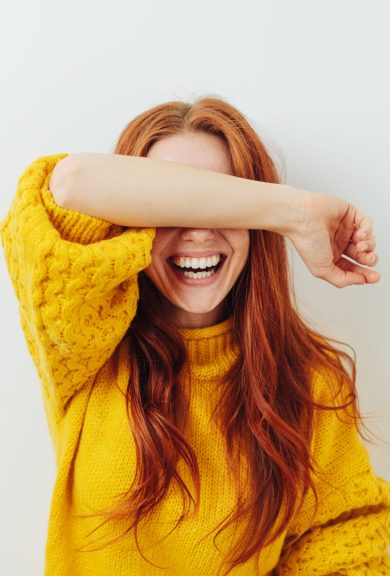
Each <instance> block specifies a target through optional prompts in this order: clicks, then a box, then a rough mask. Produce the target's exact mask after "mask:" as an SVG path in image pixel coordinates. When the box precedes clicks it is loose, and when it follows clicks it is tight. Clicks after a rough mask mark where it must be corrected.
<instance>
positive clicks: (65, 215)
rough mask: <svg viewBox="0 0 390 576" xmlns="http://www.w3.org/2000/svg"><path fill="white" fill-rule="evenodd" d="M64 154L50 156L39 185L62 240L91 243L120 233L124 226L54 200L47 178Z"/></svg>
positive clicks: (46, 208)
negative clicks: (60, 204)
mask: <svg viewBox="0 0 390 576" xmlns="http://www.w3.org/2000/svg"><path fill="white" fill-rule="evenodd" d="M66 156H68V154H57V155H54V156H52V158H51V159H50V160H53V161H52V162H49V163H48V166H47V174H46V177H45V179H44V181H43V184H42V187H41V198H42V203H43V205H44V207H45V210H46V212H47V215H48V217H49V219H50V221H51V223H52V225H53V226H54V227H55V228H56V230H58V232H59V233H60V235H61V237H62V238H63V239H64V240H68V241H69V242H77V243H79V244H92V243H93V242H99V241H100V240H105V239H107V238H112V237H114V236H118V235H119V234H121V233H122V232H123V231H124V230H125V229H126V228H125V227H124V226H120V225H118V224H113V223H112V222H108V221H107V220H103V219H101V218H97V217H96V216H90V215H88V214H83V213H81V212H77V211H76V210H70V209H68V208H62V207H61V206H59V205H58V204H57V203H56V202H55V200H54V197H53V195H52V193H51V191H50V188H49V180H50V176H51V173H52V172H53V170H54V167H55V165H56V164H57V163H58V162H59V161H60V160H62V158H65V157H66Z"/></svg>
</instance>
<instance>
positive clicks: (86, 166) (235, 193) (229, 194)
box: [50, 153, 300, 233]
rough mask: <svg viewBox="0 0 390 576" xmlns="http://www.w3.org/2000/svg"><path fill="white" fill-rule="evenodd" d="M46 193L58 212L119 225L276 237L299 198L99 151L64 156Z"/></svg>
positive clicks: (279, 188) (287, 191)
mask: <svg viewBox="0 0 390 576" xmlns="http://www.w3.org/2000/svg"><path fill="white" fill-rule="evenodd" d="M50 190H51V192H52V194H53V196H54V198H55V200H56V201H57V202H58V203H59V205H61V206H62V207H64V208H70V209H72V210H77V211H79V212H83V213H84V214H88V215H90V216H96V217H99V218H103V219H105V220H108V221H110V222H112V223H114V224H120V225H122V226H139V227H141V226H155V227H167V226H172V227H202V228H203V227H208V228H247V229H264V230H272V231H275V232H280V233H285V232H287V231H288V230H289V229H290V227H291V220H292V215H291V213H290V212H291V209H292V206H294V207H295V206H296V205H297V203H296V202H295V200H296V198H297V196H299V194H300V191H298V190H296V189H294V188H292V187H291V186H288V185H285V184H271V183H268V182H257V181H254V180H248V179H246V178H239V177H237V176H230V175H228V174H223V173H221V172H215V171H212V170H206V169H203V168H196V167H193V166H188V165H186V164H181V163H177V162H170V161H165V160H157V159H155V158H144V157H138V156H125V155H119V154H100V153H81V154H70V155H69V156H67V157H66V158H64V159H63V160H61V162H59V163H58V164H57V166H56V167H55V169H54V171H53V174H52V177H51V180H50ZM293 200H294V202H293ZM295 212H297V208H295ZM295 217H296V218H297V217H298V214H296V216H295Z"/></svg>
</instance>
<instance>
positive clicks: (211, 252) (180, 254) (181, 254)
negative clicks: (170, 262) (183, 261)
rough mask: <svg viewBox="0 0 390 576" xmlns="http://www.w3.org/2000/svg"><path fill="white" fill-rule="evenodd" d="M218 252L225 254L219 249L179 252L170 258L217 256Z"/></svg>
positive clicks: (221, 254)
mask: <svg viewBox="0 0 390 576" xmlns="http://www.w3.org/2000/svg"><path fill="white" fill-rule="evenodd" d="M217 254H218V255H220V256H222V257H224V256H225V254H223V253H222V252H220V251H219V250H208V251H207V252H177V253H175V254H172V255H171V256H169V257H168V258H180V257H181V258H208V257H209V256H215V255H217Z"/></svg>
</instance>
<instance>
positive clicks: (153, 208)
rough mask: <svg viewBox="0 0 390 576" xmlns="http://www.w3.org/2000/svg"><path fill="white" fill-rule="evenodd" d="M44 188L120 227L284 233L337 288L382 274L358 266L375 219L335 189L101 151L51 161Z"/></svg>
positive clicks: (369, 257)
mask: <svg viewBox="0 0 390 576" xmlns="http://www.w3.org/2000/svg"><path fill="white" fill-rule="evenodd" d="M49 187H50V190H51V192H52V194H53V197H54V199H55V200H56V202H57V203H58V204H59V205H60V206H62V207H63V208H68V209H71V210H77V211H79V212H82V213H84V214H88V215H90V216H96V217H98V218H102V219H103V220H107V221H109V222H112V223H114V224H120V225H122V226H128V227H145V226H150V227H170V226H172V227H180V228H182V227H183V228H184V227H194V228H204V227H207V228H246V229H249V230H251V229H252V230H256V229H258V230H269V231H272V232H277V233H279V234H283V235H285V236H287V237H288V238H289V239H290V240H291V241H292V242H293V244H294V246H295V248H296V250H297V251H298V253H299V255H300V256H301V258H302V259H303V261H304V262H305V264H306V265H307V267H308V268H309V270H310V272H311V273H312V274H313V275H314V276H317V277H319V278H323V279H324V280H326V281H328V282H330V283H331V284H334V285H335V286H337V287H338V288H343V287H345V286H348V285H351V284H366V283H370V284H373V283H376V282H378V281H379V280H380V278H381V276H380V274H379V272H376V271H374V270H370V269H368V268H365V267H364V266H360V265H359V264H363V265H366V266H374V265H375V264H376V263H377V261H378V258H377V256H376V254H375V252H374V250H375V246H376V240H375V235H374V232H373V224H372V221H371V220H370V218H368V217H367V216H366V215H365V214H363V213H362V212H361V211H360V210H359V209H357V208H356V207H355V206H354V205H353V204H351V203H349V202H346V201H344V200H342V199H341V198H338V197H336V196H331V195H328V194H321V193H317V192H309V191H306V190H300V189H298V188H294V187H292V186H289V185H286V184H272V183H269V182H258V181H255V180H248V179H246V178H239V177H237V176H231V175H228V174H223V173H221V172H215V171H212V170H205V169H203V168H197V167H193V166H188V165H186V164H181V163H177V162H171V161H165V160H157V159H156V158H144V157H138V156H124V155H119V154H101V153H81V154H70V155H69V156H67V157H66V158H64V159H63V160H61V161H60V162H59V163H58V164H57V166H56V167H55V169H54V171H53V173H52V176H51V179H50V183H49ZM365 232H366V235H364V233H365ZM345 256H348V257H349V258H351V259H352V260H355V261H356V262H358V263H359V264H355V262H353V261H352V260H348V259H347V258H345Z"/></svg>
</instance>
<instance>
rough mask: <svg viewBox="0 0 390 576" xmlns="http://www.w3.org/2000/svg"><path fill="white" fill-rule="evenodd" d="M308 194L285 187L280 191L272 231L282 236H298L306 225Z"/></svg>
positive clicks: (304, 191) (292, 187) (291, 187)
mask: <svg viewBox="0 0 390 576" xmlns="http://www.w3.org/2000/svg"><path fill="white" fill-rule="evenodd" d="M309 196H310V192H308V191H306V190H301V189H299V188H294V186H289V185H286V186H285V187H284V188H283V189H281V190H280V196H279V199H278V202H279V207H278V209H276V210H275V211H274V213H275V216H276V217H277V218H275V221H274V222H273V223H272V231H273V232H277V233H278V234H282V235H283V236H287V237H288V238H289V237H290V236H293V235H295V234H297V233H298V234H299V233H300V231H301V230H302V229H304V227H305V225H306V224H307V213H308V202H309Z"/></svg>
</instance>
